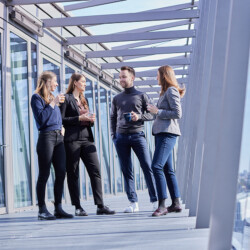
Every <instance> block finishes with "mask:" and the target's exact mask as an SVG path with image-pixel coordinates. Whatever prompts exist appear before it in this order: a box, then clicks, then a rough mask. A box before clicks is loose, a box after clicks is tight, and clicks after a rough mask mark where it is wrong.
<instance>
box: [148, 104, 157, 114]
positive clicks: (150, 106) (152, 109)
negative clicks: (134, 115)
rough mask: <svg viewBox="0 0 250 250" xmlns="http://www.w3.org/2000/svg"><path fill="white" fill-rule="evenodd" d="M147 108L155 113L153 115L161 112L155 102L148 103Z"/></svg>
mask: <svg viewBox="0 0 250 250" xmlns="http://www.w3.org/2000/svg"><path fill="white" fill-rule="evenodd" d="M147 110H148V111H149V112H150V113H151V114H153V115H156V114H158V112H159V109H158V108H157V107H156V106H154V105H153V104H148V106H147Z"/></svg>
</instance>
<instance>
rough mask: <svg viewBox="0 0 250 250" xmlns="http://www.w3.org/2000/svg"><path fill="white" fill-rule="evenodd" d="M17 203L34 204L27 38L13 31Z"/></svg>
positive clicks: (12, 99)
mask: <svg viewBox="0 0 250 250" xmlns="http://www.w3.org/2000/svg"><path fill="white" fill-rule="evenodd" d="M10 48H11V85H12V96H11V107H12V152H13V172H14V203H15V207H23V206H28V205H31V174H30V145H29V98H28V68H27V65H28V55H27V42H26V41H25V40H23V39H22V38H20V37H18V36H17V35H15V34H13V33H10Z"/></svg>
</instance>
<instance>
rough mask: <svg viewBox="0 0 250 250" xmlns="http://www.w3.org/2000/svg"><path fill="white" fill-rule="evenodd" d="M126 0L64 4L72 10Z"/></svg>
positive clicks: (95, 0)
mask: <svg viewBox="0 0 250 250" xmlns="http://www.w3.org/2000/svg"><path fill="white" fill-rule="evenodd" d="M122 1H126V0H91V1H88V2H85V3H76V4H70V5H66V6H64V10H65V11H72V10H79V9H85V8H90V7H95V6H100V5H105V4H110V3H115V2H122Z"/></svg>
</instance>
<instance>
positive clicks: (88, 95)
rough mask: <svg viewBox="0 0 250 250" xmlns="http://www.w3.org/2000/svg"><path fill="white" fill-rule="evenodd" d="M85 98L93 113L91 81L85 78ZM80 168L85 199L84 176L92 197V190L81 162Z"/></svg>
mask: <svg viewBox="0 0 250 250" xmlns="http://www.w3.org/2000/svg"><path fill="white" fill-rule="evenodd" d="M85 97H86V98H87V99H88V102H89V110H91V111H93V107H94V104H93V87H92V81H91V80H89V79H88V78H86V88H85ZM92 132H94V129H93V127H92ZM80 167H81V169H82V192H83V198H86V175H87V182H88V185H87V186H88V187H89V195H92V189H91V185H90V179H89V176H88V174H87V171H86V168H85V166H84V164H83V162H82V161H81V164H80Z"/></svg>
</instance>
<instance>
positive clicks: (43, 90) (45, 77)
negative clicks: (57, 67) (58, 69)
mask: <svg viewBox="0 0 250 250" xmlns="http://www.w3.org/2000/svg"><path fill="white" fill-rule="evenodd" d="M53 77H56V74H55V73H53V72H51V71H44V72H43V73H42V74H41V75H40V76H39V78H38V80H37V86H36V90H35V93H37V94H39V95H40V96H41V97H42V98H43V100H44V101H45V103H46V104H49V103H50V102H51V101H52V100H53V99H54V98H55V97H54V95H53V94H52V93H51V92H50V91H49V90H48V87H47V86H46V83H47V81H49V80H52V79H53Z"/></svg>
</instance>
